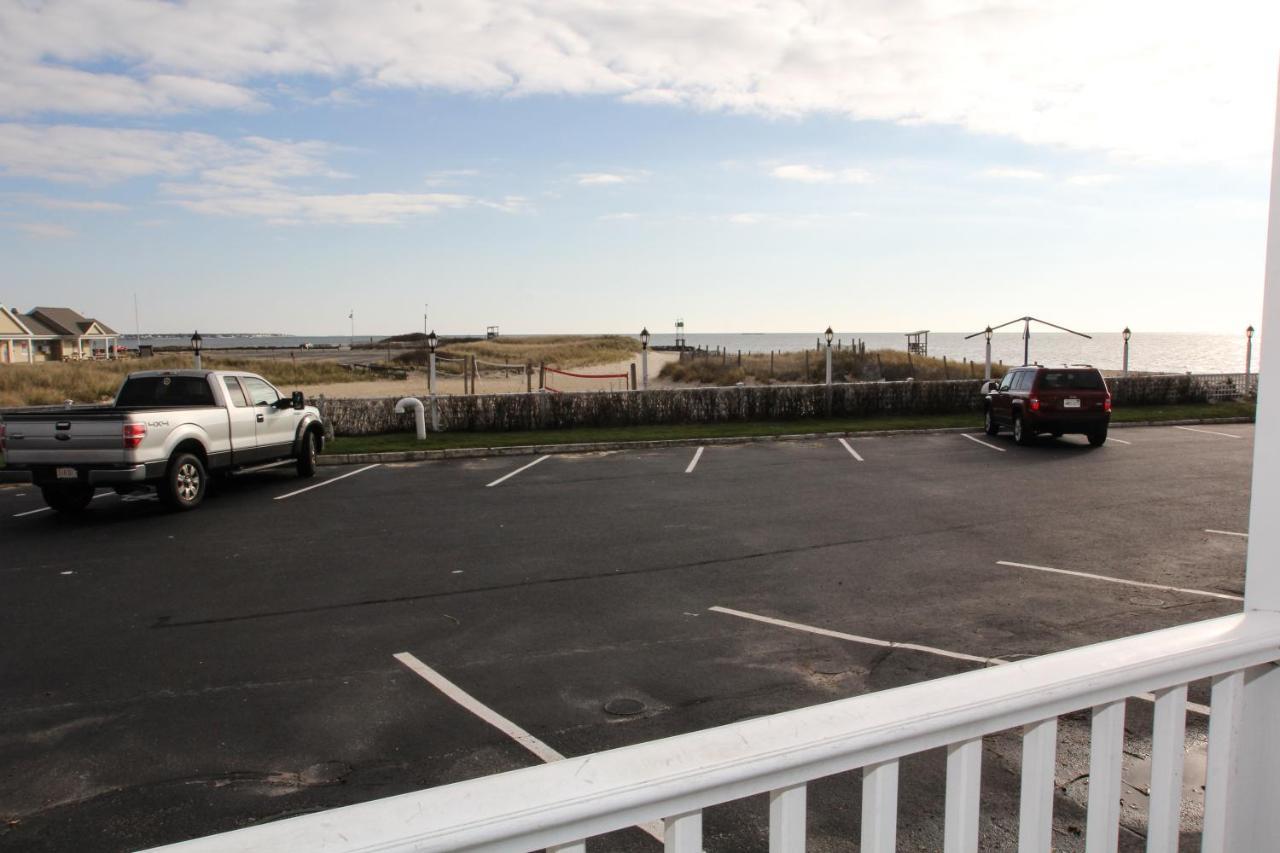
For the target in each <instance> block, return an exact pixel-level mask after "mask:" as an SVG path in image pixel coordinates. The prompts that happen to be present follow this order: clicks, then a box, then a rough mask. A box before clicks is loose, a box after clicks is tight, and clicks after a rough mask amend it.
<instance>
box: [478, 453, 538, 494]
mask: <svg viewBox="0 0 1280 853" xmlns="http://www.w3.org/2000/svg"><path fill="white" fill-rule="evenodd" d="M549 458H551V457H550V456H549V455H544V456H539V457H538V458H537V459H535V460H533V461H532V462H530V463H529V464H528V465H521V466H520V467H519V468H517V469H516V470H514V471H511V472H509V473H507V474H503V475H502V476H501V477H499V478H498V479H496V480H494V481H493V482H492V483H485V486H484V487H485V488H486V489H492V488H493V487H494V486H499V485H502V484H503V483H505V482H506V481H507V480H510V479H511V478H512V477H514V476H515V475H516V474H519V473H520V472H521V471H528V470H529V469H530V468H532V467H533V466H534V465H537V464H538V463H539V462H545V461H546V460H547V459H549Z"/></svg>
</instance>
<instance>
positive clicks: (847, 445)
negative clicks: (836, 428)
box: [840, 438, 866, 462]
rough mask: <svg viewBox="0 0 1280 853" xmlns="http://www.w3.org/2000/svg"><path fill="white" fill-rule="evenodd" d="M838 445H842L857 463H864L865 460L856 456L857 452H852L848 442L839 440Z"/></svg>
mask: <svg viewBox="0 0 1280 853" xmlns="http://www.w3.org/2000/svg"><path fill="white" fill-rule="evenodd" d="M840 443H841V444H843V445H844V449H845V450H847V451H849V455H850V456H852V457H853V458H854V459H856V460H858V461H859V462H865V461H866V460H865V459H863V458H862V457H861V456H859V455H858V451H856V450H854V449H853V448H852V447H850V446H849V442H847V441H845V440H844V439H843V438H842V439H840Z"/></svg>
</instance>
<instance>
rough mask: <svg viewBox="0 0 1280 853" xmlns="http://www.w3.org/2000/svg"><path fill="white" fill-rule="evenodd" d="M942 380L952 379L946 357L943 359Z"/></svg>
mask: <svg viewBox="0 0 1280 853" xmlns="http://www.w3.org/2000/svg"><path fill="white" fill-rule="evenodd" d="M942 378H943V379H950V378H951V372H950V371H948V370H947V357H946V356H945V355H944V356H943V357H942Z"/></svg>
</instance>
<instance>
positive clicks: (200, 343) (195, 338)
mask: <svg viewBox="0 0 1280 853" xmlns="http://www.w3.org/2000/svg"><path fill="white" fill-rule="evenodd" d="M203 348H204V338H202V337H200V332H198V331H197V332H196V333H195V334H193V335H192V336H191V351H192V352H193V353H195V354H196V370H199V369H200V350H201V349H203Z"/></svg>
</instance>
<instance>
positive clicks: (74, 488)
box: [40, 483, 93, 514]
mask: <svg viewBox="0 0 1280 853" xmlns="http://www.w3.org/2000/svg"><path fill="white" fill-rule="evenodd" d="M40 494H41V495H43V496H44V502H45V503H46V504H48V505H49V509H52V510H55V511H56V512H65V513H69V514H75V513H78V512H84V508H85V507H87V506H88V505H89V501H91V500H93V486H90V485H87V484H85V483H70V484H68V483H55V484H51V485H48V486H41V487H40Z"/></svg>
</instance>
